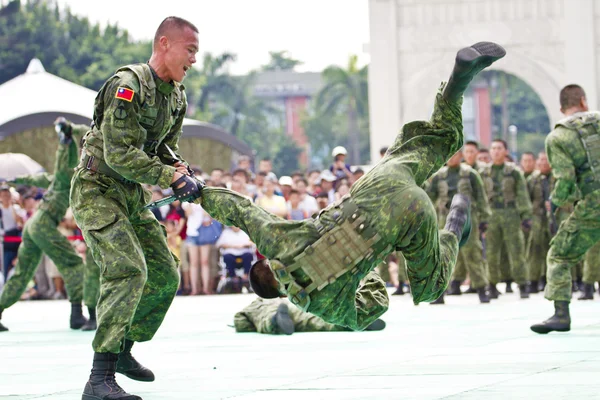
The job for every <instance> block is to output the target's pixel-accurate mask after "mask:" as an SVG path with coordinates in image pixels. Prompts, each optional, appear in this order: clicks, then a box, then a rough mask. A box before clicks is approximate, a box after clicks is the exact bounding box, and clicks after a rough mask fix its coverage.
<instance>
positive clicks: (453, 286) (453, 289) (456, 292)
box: [446, 281, 462, 296]
mask: <svg viewBox="0 0 600 400" xmlns="http://www.w3.org/2000/svg"><path fill="white" fill-rule="evenodd" d="M446 294H447V295H448V296H460V295H461V294H462V292H461V291H460V281H450V287H449V288H448V291H447V292H446Z"/></svg>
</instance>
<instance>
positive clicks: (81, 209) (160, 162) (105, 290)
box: [71, 64, 187, 353]
mask: <svg viewBox="0 0 600 400" xmlns="http://www.w3.org/2000/svg"><path fill="white" fill-rule="evenodd" d="M131 92H133V93H131ZM129 97H130V100H128V99H129ZM186 107H187V102H186V98H185V94H184V92H183V86H182V85H180V84H178V83H175V84H170V83H167V82H163V81H161V80H160V79H159V78H158V77H157V76H156V75H155V74H154V72H153V71H152V70H151V68H150V67H149V66H148V65H147V64H136V65H132V66H127V67H123V68H121V69H119V70H118V71H117V73H116V74H115V75H113V76H112V77H111V78H110V79H109V80H108V81H107V82H106V83H105V84H104V86H103V87H102V89H100V92H99V93H98V95H97V97H96V103H95V108H94V127H93V129H92V130H90V131H89V132H88V133H87V134H86V136H85V144H84V154H83V156H84V157H83V159H82V161H81V163H80V164H79V167H78V169H77V171H76V172H75V176H74V177H73V186H72V189H71V207H72V209H73V214H74V216H75V220H76V221H77V224H78V225H79V227H80V228H81V230H82V231H83V236H84V238H85V241H86V243H87V245H88V246H89V247H90V248H91V252H92V255H93V258H94V260H95V261H96V263H97V264H98V265H99V266H100V287H101V290H100V298H99V301H98V330H97V331H96V336H95V337H94V341H93V343H92V346H93V348H94V351H95V352H97V353H106V352H110V353H119V352H120V351H121V350H122V345H123V342H124V340H125V338H127V339H130V340H132V341H137V342H142V341H147V340H150V339H152V337H153V336H154V334H155V333H156V331H157V330H158V328H159V327H160V324H161V323H162V321H163V319H164V316H165V314H166V312H167V310H168V309H169V306H170V305H171V302H172V301H173V298H174V296H175V293H176V291H177V287H178V284H179V275H178V272H177V262H176V260H175V258H174V256H173V255H172V254H171V252H170V251H169V248H168V246H167V241H166V232H165V229H164V227H162V226H161V225H160V224H159V223H158V221H157V220H156V218H155V217H154V215H153V214H152V212H150V210H147V209H144V205H145V204H147V203H148V202H149V201H150V199H151V194H150V192H149V191H147V190H146V189H144V188H143V187H142V186H141V184H142V183H145V184H150V185H159V186H160V187H162V188H168V187H169V185H170V184H171V181H172V179H173V174H174V172H175V167H173V166H172V164H174V162H175V161H174V160H173V159H172V158H171V157H170V155H169V151H168V149H167V147H166V146H168V147H170V148H171V149H172V150H173V151H174V152H177V150H178V142H179V138H180V136H181V128H182V124H183V118H184V116H185V112H186ZM179 159H181V158H180V157H179Z"/></svg>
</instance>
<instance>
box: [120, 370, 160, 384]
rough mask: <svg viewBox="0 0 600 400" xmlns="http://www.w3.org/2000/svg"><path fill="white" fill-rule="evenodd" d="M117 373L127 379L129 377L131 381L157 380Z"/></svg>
mask: <svg viewBox="0 0 600 400" xmlns="http://www.w3.org/2000/svg"><path fill="white" fill-rule="evenodd" d="M116 372H117V373H118V374H121V375H125V376H126V377H128V378H129V379H131V380H134V381H138V382H154V379H155V378H144V377H140V376H137V375H131V374H128V373H125V372H121V371H116Z"/></svg>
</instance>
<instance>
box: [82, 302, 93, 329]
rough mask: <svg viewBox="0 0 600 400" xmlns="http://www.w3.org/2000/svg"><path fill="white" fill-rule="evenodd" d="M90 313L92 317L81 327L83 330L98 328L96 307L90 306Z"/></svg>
mask: <svg viewBox="0 0 600 400" xmlns="http://www.w3.org/2000/svg"><path fill="white" fill-rule="evenodd" d="M88 313H89V314H90V319H88V321H87V322H86V323H85V325H83V326H82V327H81V330H82V331H95V330H96V328H97V323H96V309H95V308H92V307H88Z"/></svg>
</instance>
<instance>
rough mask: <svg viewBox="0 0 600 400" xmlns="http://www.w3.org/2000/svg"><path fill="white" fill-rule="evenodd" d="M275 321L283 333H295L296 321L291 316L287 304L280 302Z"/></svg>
mask: <svg viewBox="0 0 600 400" xmlns="http://www.w3.org/2000/svg"><path fill="white" fill-rule="evenodd" d="M275 322H276V324H277V326H278V327H279V330H280V331H281V333H284V334H286V335H291V334H292V333H294V321H292V319H291V318H290V314H289V310H288V308H287V305H286V304H280V305H279V307H277V314H275Z"/></svg>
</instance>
